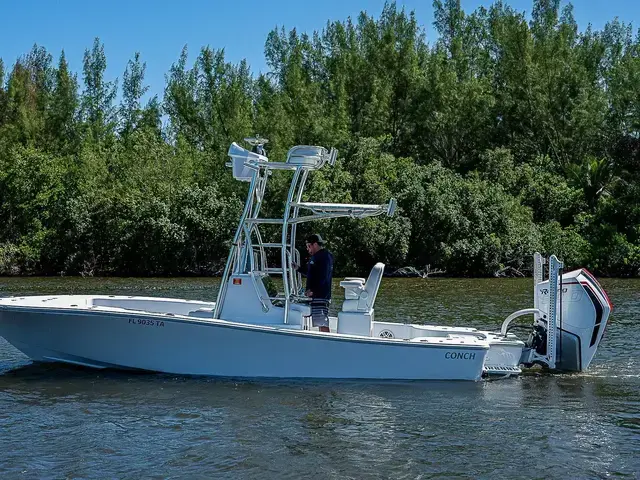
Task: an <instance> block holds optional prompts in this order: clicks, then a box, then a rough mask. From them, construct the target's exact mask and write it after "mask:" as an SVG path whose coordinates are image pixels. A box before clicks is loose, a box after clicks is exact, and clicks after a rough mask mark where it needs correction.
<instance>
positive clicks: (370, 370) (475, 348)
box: [0, 137, 611, 380]
mask: <svg viewBox="0 0 640 480" xmlns="http://www.w3.org/2000/svg"><path fill="white" fill-rule="evenodd" d="M248 140H249V141H250V143H251V144H252V146H253V151H249V150H246V149H244V148H242V147H241V146H239V145H237V144H236V143H233V144H232V145H231V147H230V149H229V156H230V157H231V162H230V164H229V166H230V167H231V168H232V174H233V176H234V178H236V179H237V180H239V181H246V182H249V193H248V197H247V201H246V204H245V208H244V211H243V213H242V216H241V218H240V221H239V225H238V229H237V231H236V234H235V236H234V239H233V244H232V246H231V249H230V252H229V256H228V259H227V263H226V266H225V269H224V273H223V276H222V280H221V285H220V289H219V292H218V298H217V300H216V302H198V301H191V300H183V299H168V298H150V297H135V296H106V295H61V296H29V297H9V298H2V299H0V335H1V336H3V337H4V338H5V339H6V340H7V341H8V342H9V343H11V344H12V345H13V346H15V347H16V348H17V349H19V350H21V351H22V352H23V353H25V354H26V355H28V356H29V357H31V358H32V359H33V360H35V361H43V362H63V363H70V364H75V365H83V366H87V367H93V368H118V369H137V370H146V371H152V372H164V373H171V374H180V375H209V376H220V377H235V378H315V379H320V378H326V379H369V380H479V379H481V378H482V377H483V376H487V375H497V376H511V375H518V374H519V373H521V371H522V370H521V369H522V368H523V367H529V366H532V365H536V364H537V365H542V366H544V367H546V368H549V369H552V370H559V371H569V372H576V371H582V370H584V369H586V368H587V367H588V366H589V364H590V363H591V360H592V359H593V356H594V355H595V353H596V350H597V347H598V344H599V343H600V341H601V339H602V335H603V333H604V330H605V328H606V325H607V321H608V319H609V314H610V313H611V304H610V302H609V299H608V297H607V295H606V293H605V292H604V290H603V289H602V287H601V286H600V285H599V283H598V282H597V281H596V280H595V278H594V277H593V276H592V275H591V274H590V273H589V272H588V271H586V270H584V269H580V270H576V271H573V272H569V273H564V274H563V273H562V267H563V265H562V263H561V262H559V261H558V260H557V258H556V257H555V256H552V257H551V258H550V260H549V262H548V272H549V273H548V278H546V279H543V276H544V275H543V271H544V267H545V264H546V262H545V261H544V259H543V258H542V257H541V256H540V255H539V254H536V256H535V258H534V302H533V307H532V308H528V309H524V310H520V311H518V312H515V313H514V314H512V315H510V316H509V317H508V318H507V319H506V320H505V321H504V322H503V323H502V326H501V328H500V330H498V331H494V332H492V331H482V330H478V329H475V328H464V327H451V326H435V325H422V324H402V323H394V322H385V321H378V320H376V317H375V308H374V307H375V300H376V297H377V294H378V290H379V288H380V283H381V281H382V276H383V272H384V267H385V266H384V264H382V263H378V264H376V265H375V266H374V267H373V269H372V270H371V273H370V274H369V276H368V278H367V279H364V278H354V277H348V278H346V279H344V280H343V281H341V282H340V286H341V287H342V289H343V290H344V292H343V293H344V301H343V303H342V308H341V310H340V312H338V316H337V317H330V332H327V333H325V332H319V331H317V330H315V329H313V328H311V327H310V325H309V319H310V306H309V299H308V298H306V297H305V296H304V295H303V292H304V289H303V286H302V278H301V276H300V275H299V274H298V273H296V272H295V270H294V269H293V268H292V264H293V263H298V264H299V263H300V254H299V252H298V250H296V248H295V244H296V229H297V225H298V224H300V223H302V222H308V221H313V220H317V219H326V218H338V217H350V218H364V217H369V216H375V215H382V214H386V215H389V216H391V215H393V214H394V211H395V208H396V202H395V200H393V199H392V200H391V201H390V202H389V203H388V204H385V205H365V204H340V203H320V202H303V201H302V193H303V190H304V186H305V183H306V181H307V178H308V176H309V174H310V173H311V172H313V171H314V170H317V169H320V168H323V167H325V166H329V167H330V166H332V165H333V164H334V163H335V161H336V158H337V152H336V150H334V149H332V150H330V151H329V150H326V149H325V148H322V147H317V146H296V147H293V148H292V149H291V150H290V151H289V153H288V155H287V159H286V161H284V162H271V161H269V159H268V158H267V156H266V153H265V151H264V144H265V143H266V140H265V139H261V138H259V137H257V138H251V139H248ZM277 171H282V172H285V173H288V174H290V175H292V179H291V184H290V188H289V192H288V196H287V200H286V202H285V205H284V212H283V215H282V217H281V218H264V217H262V216H260V210H261V206H262V202H263V200H264V197H265V192H266V186H267V182H268V179H269V178H270V175H271V173H273V172H277ZM265 224H267V225H278V226H279V227H281V228H280V229H279V230H280V234H279V238H277V239H271V241H264V240H263V234H264V232H263V231H262V230H263V229H261V226H262V225H265ZM268 250H276V251H278V252H279V255H278V257H279V263H278V264H277V265H270V264H269V263H268V261H267V259H268V258H271V256H269V255H267V251H268ZM269 276H278V277H281V278H282V286H283V290H284V291H283V292H281V293H279V294H277V295H272V294H269V293H268V292H267V288H266V287H265V283H264V279H265V278H267V277H269ZM522 316H533V322H532V323H531V324H530V325H528V326H524V325H515V323H513V322H514V320H515V319H517V318H519V317H522ZM514 328H526V333H525V336H524V337H522V338H519V337H518V336H516V335H515V334H514V333H513V332H512V330H513V329H514Z"/></svg>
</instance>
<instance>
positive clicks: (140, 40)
mask: <svg viewBox="0 0 640 480" xmlns="http://www.w3.org/2000/svg"><path fill="white" fill-rule="evenodd" d="M396 3H397V5H398V6H399V7H404V8H405V9H406V10H408V11H415V14H416V19H417V20H418V23H419V24H420V25H421V26H422V27H423V28H424V29H425V32H426V36H427V40H428V41H433V40H434V39H435V38H436V35H435V31H434V28H433V26H432V23H433V8H432V0H397V2H396ZM461 3H462V7H463V9H464V10H465V12H467V13H469V12H472V11H473V10H475V9H476V8H478V7H479V6H485V7H488V6H489V5H491V4H492V3H493V1H492V0H462V2H461ZM505 3H507V4H509V5H511V6H512V7H513V8H514V9H516V10H518V11H520V12H525V13H526V14H530V12H531V8H532V5H533V0H505ZM566 3H567V2H566V0H562V5H565V4H566ZM572 3H573V5H574V16H575V18H576V21H577V23H578V27H579V28H580V30H584V29H585V28H586V27H587V25H588V24H592V25H593V28H594V29H596V30H600V29H602V28H603V27H604V25H605V24H606V23H607V22H608V21H610V20H613V19H614V18H615V17H618V18H620V20H622V21H624V22H627V23H632V24H633V28H634V31H637V29H638V27H640V0H574V1H573V2H572ZM383 7H384V0H359V1H356V0H320V1H311V2H304V1H294V0H232V1H228V0H227V1H221V0H208V1H207V0H182V1H176V0H172V1H169V0H155V1H151V0H108V1H106V0H105V1H95V0H23V1H5V2H2V3H1V4H0V58H2V59H3V60H4V63H5V69H9V68H10V66H11V65H13V64H14V63H15V61H16V59H17V58H19V57H20V56H21V55H24V54H26V53H28V52H29V51H30V50H31V48H32V47H33V45H34V44H36V43H37V44H38V45H41V46H44V47H45V48H46V49H47V51H48V52H49V53H51V54H52V55H53V57H54V61H55V62H56V63H57V60H58V58H59V55H60V52H61V51H62V50H63V49H64V51H65V56H66V58H67V61H68V62H69V66H70V68H71V70H72V71H74V72H76V73H78V80H79V81H80V83H81V84H82V82H81V73H82V58H83V54H84V51H85V49H88V48H91V46H92V44H93V40H94V38H95V37H99V38H100V40H101V41H102V42H103V44H104V49H105V54H106V57H107V71H106V74H105V77H106V79H107V80H115V79H116V78H118V79H119V82H118V83H119V85H121V83H122V81H121V79H122V74H123V72H124V70H125V68H126V65H127V61H128V60H130V59H131V58H132V57H133V55H134V54H135V52H140V56H141V59H142V61H144V62H146V64H147V70H146V78H145V80H146V83H147V84H148V85H149V86H150V93H152V94H158V95H159V96H162V92H163V90H164V84H165V74H167V73H168V72H169V69H170V67H171V65H172V64H173V63H174V62H176V61H177V59H178V57H179V55H180V52H181V50H182V48H183V46H184V45H187V46H188V49H189V54H190V55H189V60H190V61H191V62H192V61H193V60H194V59H195V57H196V56H197V54H198V52H199V50H200V49H201V48H202V47H204V46H206V45H209V46H210V47H211V48H213V49H218V48H224V49H225V58H226V59H227V61H230V62H233V63H237V62H239V61H241V60H242V59H247V61H248V62H249V65H250V66H251V69H252V71H253V72H254V73H255V74H257V73H259V72H266V71H268V67H267V65H266V63H265V59H264V42H265V40H266V37H267V34H268V33H269V32H270V31H271V30H272V29H273V28H274V27H276V26H278V27H281V26H284V27H285V29H286V30H287V31H288V30H290V29H291V28H293V27H295V28H296V29H297V30H298V31H299V32H308V33H312V32H313V31H314V30H321V29H322V28H323V27H324V26H325V25H326V23H327V21H328V20H345V19H346V18H347V17H349V16H350V17H352V18H355V17H357V16H358V14H359V13H360V12H361V11H363V10H364V11H366V12H367V13H369V14H370V15H373V16H374V17H378V16H379V15H380V12H381V11H382V8H383Z"/></svg>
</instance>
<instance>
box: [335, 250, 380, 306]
mask: <svg viewBox="0 0 640 480" xmlns="http://www.w3.org/2000/svg"><path fill="white" fill-rule="evenodd" d="M383 273H384V263H380V262H379V263H376V264H375V265H374V267H373V268H372V269H371V273H370V274H369V277H368V278H367V281H366V282H364V283H363V282H362V281H361V280H362V279H360V278H355V279H354V278H353V277H351V278H350V279H348V280H343V281H342V282H340V286H341V287H343V288H344V290H345V292H344V296H345V301H344V302H343V303H342V311H343V312H368V311H370V310H373V304H374V303H375V301H376V296H377V295H378V289H379V288H380V282H381V281H382V274H383Z"/></svg>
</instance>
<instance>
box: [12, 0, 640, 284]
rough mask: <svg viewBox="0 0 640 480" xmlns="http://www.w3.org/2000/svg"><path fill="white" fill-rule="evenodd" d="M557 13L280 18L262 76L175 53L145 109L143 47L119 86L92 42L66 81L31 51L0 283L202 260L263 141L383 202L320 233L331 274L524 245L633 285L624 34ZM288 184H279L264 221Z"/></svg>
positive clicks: (629, 89)
mask: <svg viewBox="0 0 640 480" xmlns="http://www.w3.org/2000/svg"><path fill="white" fill-rule="evenodd" d="M559 4H560V0H534V1H533V9H532V15H531V17H530V19H527V18H525V16H524V14H523V13H521V12H518V11H515V10H514V9H512V8H511V7H510V6H508V5H507V4H506V3H504V2H501V1H497V2H495V3H494V4H493V5H492V6H491V7H490V8H488V9H485V8H479V9H478V10H476V11H475V12H472V13H466V12H464V11H463V10H462V9H461V7H460V1H459V0H435V1H434V8H435V22H434V25H435V29H436V30H437V41H435V42H432V43H428V42H427V41H426V38H425V32H424V31H423V30H422V29H421V27H420V26H419V25H418V24H417V22H416V19H415V17H414V15H413V14H412V13H407V12H405V11H404V10H400V9H398V8H397V7H396V5H395V4H393V3H389V4H387V5H386V7H385V8H384V11H383V12H382V14H381V15H380V17H379V18H373V17H371V16H369V15H367V14H365V13H362V14H361V15H360V16H359V17H358V18H357V19H347V20H346V21H337V22H329V23H327V25H326V27H325V28H324V29H323V30H322V31H321V32H314V33H313V34H311V35H309V34H306V33H299V32H297V31H296V30H295V29H294V30H291V31H286V30H285V29H283V28H282V29H275V30H273V31H272V32H271V33H269V35H268V37H267V39H266V43H265V56H266V60H267V64H268V66H269V72H268V73H266V74H262V75H259V76H257V77H256V76H254V75H252V73H251V71H250V68H249V65H247V63H246V62H244V61H243V62H240V63H239V64H231V63H229V62H227V61H226V60H225V57H224V51H223V50H213V49H211V48H209V47H204V48H202V49H201V50H200V51H199V53H198V54H197V57H196V58H195V60H194V61H191V60H189V56H188V52H187V48H186V47H185V48H184V50H183V51H182V54H181V55H180V57H179V58H178V59H177V61H176V62H175V63H174V65H173V66H172V67H171V70H170V71H169V72H168V74H167V75H166V85H165V89H164V95H163V97H162V98H158V97H157V96H154V97H153V98H151V99H150V100H149V101H147V102H145V103H143V101H142V99H143V98H145V97H146V95H145V94H146V93H147V91H148V88H149V87H148V86H147V85H146V83H145V78H144V77H145V63H144V62H143V61H142V59H141V56H140V55H139V54H138V53H136V54H135V56H134V57H133V58H132V59H131V60H130V61H129V63H128V64H127V67H126V70H125V72H124V74H123V76H122V83H121V86H119V85H117V83H116V82H113V81H109V80H107V79H106V78H105V75H104V74H105V69H106V65H107V60H106V57H105V54H104V49H103V45H102V44H101V42H100V41H99V39H96V40H95V42H94V44H93V46H92V48H90V49H88V50H87V51H86V52H85V55H84V63H83V69H82V72H81V73H79V74H77V73H74V72H71V71H69V68H68V64H67V61H66V59H65V55H64V52H63V53H62V54H61V55H60V57H59V58H58V59H57V62H55V61H54V58H53V57H52V54H51V53H49V52H47V51H46V49H45V48H43V47H41V46H34V47H33V49H32V50H31V51H30V52H29V53H27V54H25V55H24V56H23V57H21V58H20V59H18V60H17V61H16V62H15V64H14V65H13V66H8V65H5V64H4V63H2V61H1V60H0V225H2V228H0V273H2V274H29V273H38V274H60V273H63V274H71V275H74V274H100V275H105V274H130V275H170V274H190V273H193V274H212V273H214V272H216V271H218V270H219V268H220V266H221V265H222V264H223V263H224V260H225V258H226V253H227V248H228V246H229V241H230V239H231V238H232V235H233V232H234V230H235V227H236V221H237V218H238V216H239V214H240V211H241V209H242V204H243V201H244V194H245V191H246V190H245V189H246V184H240V183H237V182H235V181H233V179H232V177H231V174H230V172H229V171H228V169H227V168H226V167H225V166H224V164H225V162H226V161H227V157H226V151H227V149H228V147H229V144H230V143H231V142H232V141H239V140H240V139H242V138H243V137H245V136H248V135H252V134H255V133H259V134H261V135H262V136H265V137H267V138H269V139H270V143H269V145H268V147H269V149H268V151H269V156H270V157H271V158H273V159H283V158H284V156H285V155H286V151H287V150H288V149H289V148H290V147H291V146H293V145H296V144H318V145H325V146H335V147H337V148H339V149H340V157H339V161H338V162H337V163H336V165H335V166H334V167H333V168H329V169H325V170H323V171H320V172H317V173H315V174H313V175H312V178H311V180H310V183H309V188H308V196H309V197H310V198H313V199H318V200H324V201H349V202H360V203H374V202H380V203H383V202H386V201H388V199H389V198H390V197H392V196H393V197H397V198H398V204H399V214H398V215H397V216H395V217H393V218H391V219H367V220H365V221H350V220H334V221H327V222H325V223H323V224H322V225H319V226H318V225H316V226H315V228H318V229H319V230H320V231H321V232H322V233H323V234H324V235H326V236H327V237H328V238H329V239H330V240H331V243H330V246H331V248H332V250H333V251H334V253H335V256H336V266H337V270H338V272H339V273H341V272H344V271H350V272H352V273H355V271H363V270H366V269H367V268H369V267H370V266H371V264H372V263H373V262H374V261H383V262H386V263H387V264H390V265H393V266H404V265H413V266H416V267H418V268H423V267H424V266H426V265H430V266H431V268H441V269H444V270H446V271H447V272H448V273H449V274H455V275H490V274H492V273H493V272H495V271H496V270H499V269H501V268H504V267H507V266H511V267H514V268H517V269H526V268H527V264H528V263H529V262H530V255H531V254H532V252H534V251H536V250H539V251H542V252H545V253H556V254H558V255H559V256H560V257H561V258H563V259H564V260H565V261H566V263H567V264H568V265H569V266H575V265H578V264H580V265H585V266H587V267H590V268H591V269H593V270H594V271H595V272H597V273H599V274H603V275H624V276H627V275H638V273H639V269H640V182H638V180H639V179H640V33H639V32H634V31H633V30H632V28H631V26H630V25H626V24H624V23H622V22H620V21H618V20H613V21H611V22H609V23H608V24H607V25H606V26H605V27H604V29H603V30H602V31H594V30H593V29H592V28H591V27H587V28H586V29H584V30H582V31H580V30H579V29H578V26H577V25H576V22H575V20H574V18H573V15H572V7H571V6H570V5H569V6H566V7H565V8H564V9H562V10H560V6H559ZM119 87H120V88H121V90H120V95H118V90H117V89H118V88H119ZM287 180H288V179H287V178H285V177H284V176H277V175H274V178H273V181H272V183H273V185H272V187H273V189H272V190H273V191H272V195H271V197H270V198H271V201H270V202H269V203H268V204H267V205H266V207H265V208H266V209H267V210H268V211H270V212H271V213H273V214H275V215H278V211H279V209H281V208H282V203H281V200H282V198H283V196H284V195H285V194H286V189H285V188H283V185H284V182H286V181H287ZM305 228H307V227H305ZM308 228H311V227H308ZM305 232H306V231H305V230H303V232H301V233H302V234H304V233H305Z"/></svg>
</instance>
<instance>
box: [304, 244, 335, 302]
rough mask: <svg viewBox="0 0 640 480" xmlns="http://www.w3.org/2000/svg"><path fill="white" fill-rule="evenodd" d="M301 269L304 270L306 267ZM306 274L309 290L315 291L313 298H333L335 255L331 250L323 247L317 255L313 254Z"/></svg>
mask: <svg viewBox="0 0 640 480" xmlns="http://www.w3.org/2000/svg"><path fill="white" fill-rule="evenodd" d="M300 270H304V267H302V268H300ZM302 273H304V271H303V272H302ZM306 276H307V290H311V291H312V292H313V297H312V298H327V299H329V298H331V279H332V277H333V255H331V252H329V251H328V250H326V249H324V248H322V249H320V250H319V251H318V252H317V253H316V254H315V255H312V256H311V258H310V259H309V263H307V272H306Z"/></svg>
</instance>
